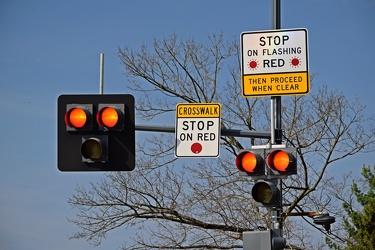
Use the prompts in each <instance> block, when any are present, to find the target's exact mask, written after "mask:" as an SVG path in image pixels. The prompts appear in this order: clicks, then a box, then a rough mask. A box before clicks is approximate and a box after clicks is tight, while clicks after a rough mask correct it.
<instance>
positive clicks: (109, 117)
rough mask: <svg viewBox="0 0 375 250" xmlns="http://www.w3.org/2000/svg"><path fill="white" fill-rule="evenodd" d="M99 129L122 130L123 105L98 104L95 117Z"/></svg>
mask: <svg viewBox="0 0 375 250" xmlns="http://www.w3.org/2000/svg"><path fill="white" fill-rule="evenodd" d="M96 121H97V122H98V124H99V126H100V127H99V129H106V130H124V105H123V104H111V105H106V104H99V111H98V113H97V115H96Z"/></svg>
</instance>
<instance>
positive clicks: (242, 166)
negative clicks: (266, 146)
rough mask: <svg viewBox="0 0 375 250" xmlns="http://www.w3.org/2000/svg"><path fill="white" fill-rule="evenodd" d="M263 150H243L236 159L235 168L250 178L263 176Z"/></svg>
mask: <svg viewBox="0 0 375 250" xmlns="http://www.w3.org/2000/svg"><path fill="white" fill-rule="evenodd" d="M263 158H264V150H263V149H261V150H259V149H255V150H243V151H241V152H240V153H239V154H238V156H237V158H236V167H237V168H238V170H240V171H241V172H245V173H246V174H247V175H250V176H260V175H265V172H264V171H265V170H264V159H263Z"/></svg>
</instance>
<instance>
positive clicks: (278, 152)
mask: <svg viewBox="0 0 375 250" xmlns="http://www.w3.org/2000/svg"><path fill="white" fill-rule="evenodd" d="M267 165H268V167H269V168H270V169H271V171H272V173H273V174H274V175H293V174H297V159H296V148H283V149H274V150H271V152H270V153H269V154H268V157H267Z"/></svg>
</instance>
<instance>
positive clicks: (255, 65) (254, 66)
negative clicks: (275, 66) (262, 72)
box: [248, 60, 258, 70]
mask: <svg viewBox="0 0 375 250" xmlns="http://www.w3.org/2000/svg"><path fill="white" fill-rule="evenodd" d="M248 66H249V69H251V70H256V69H257V68H258V62H257V60H251V61H250V62H249V64H248Z"/></svg>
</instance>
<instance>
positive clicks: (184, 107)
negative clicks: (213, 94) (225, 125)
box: [176, 103, 221, 118]
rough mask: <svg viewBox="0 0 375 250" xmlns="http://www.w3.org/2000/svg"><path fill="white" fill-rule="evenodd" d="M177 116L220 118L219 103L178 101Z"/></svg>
mask: <svg viewBox="0 0 375 250" xmlns="http://www.w3.org/2000/svg"><path fill="white" fill-rule="evenodd" d="M176 117H177V118H199V117H201V118H220V117H221V104H220V103H178V104H177V105H176Z"/></svg>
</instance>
